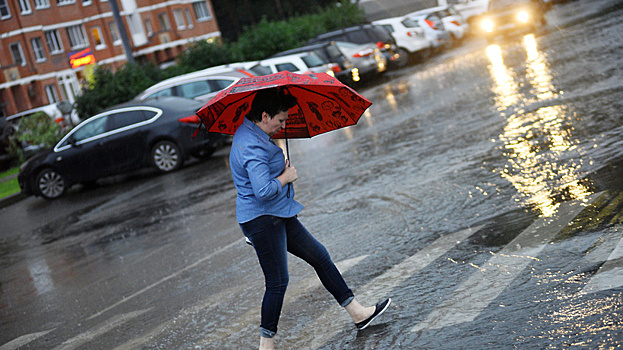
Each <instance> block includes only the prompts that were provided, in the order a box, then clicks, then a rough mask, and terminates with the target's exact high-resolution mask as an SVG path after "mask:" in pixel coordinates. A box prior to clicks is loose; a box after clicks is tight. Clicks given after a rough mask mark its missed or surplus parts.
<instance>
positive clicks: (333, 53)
mask: <svg viewBox="0 0 623 350" xmlns="http://www.w3.org/2000/svg"><path fill="white" fill-rule="evenodd" d="M301 52H315V53H316V54H317V55H318V56H320V58H322V59H323V60H324V61H325V62H326V63H336V64H337V65H338V66H339V71H338V72H335V77H336V78H337V79H338V80H340V81H341V82H343V83H344V84H348V83H352V82H353V76H352V70H353V63H352V62H351V61H350V60H349V59H348V58H347V57H346V56H345V55H344V53H342V51H341V50H340V49H339V48H338V47H337V46H336V45H335V43H334V42H323V43H318V44H312V45H306V46H302V47H297V48H295V49H291V50H288V51H283V52H280V53H277V54H275V55H272V56H271V57H281V56H288V55H292V54H295V53H301Z"/></svg>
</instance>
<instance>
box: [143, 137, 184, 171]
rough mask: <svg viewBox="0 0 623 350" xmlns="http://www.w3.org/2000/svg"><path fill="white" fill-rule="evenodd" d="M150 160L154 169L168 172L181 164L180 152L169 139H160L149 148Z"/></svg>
mask: <svg viewBox="0 0 623 350" xmlns="http://www.w3.org/2000/svg"><path fill="white" fill-rule="evenodd" d="M151 162H152V164H153V165H154V167H155V168H156V170H158V171H160V172H163V173H168V172H171V171H174V170H177V169H179V168H180V167H181V166H182V163H183V160H182V152H181V150H180V148H179V146H178V145H176V144H175V143H173V142H171V141H160V142H158V143H157V144H156V145H155V146H154V147H153V148H152V150H151Z"/></svg>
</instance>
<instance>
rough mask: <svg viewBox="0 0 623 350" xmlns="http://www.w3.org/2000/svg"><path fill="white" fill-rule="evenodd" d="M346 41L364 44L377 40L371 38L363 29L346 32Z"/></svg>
mask: <svg viewBox="0 0 623 350" xmlns="http://www.w3.org/2000/svg"><path fill="white" fill-rule="evenodd" d="M348 41H350V42H353V43H357V44H365V43H372V42H375V41H377V40H375V39H374V38H371V37H370V36H369V35H368V33H366V32H364V31H363V30H361V31H360V30H357V31H352V32H350V33H348Z"/></svg>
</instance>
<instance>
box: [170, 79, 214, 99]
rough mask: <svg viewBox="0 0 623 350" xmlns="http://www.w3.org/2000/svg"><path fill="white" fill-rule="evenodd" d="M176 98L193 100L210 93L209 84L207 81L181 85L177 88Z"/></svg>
mask: <svg viewBox="0 0 623 350" xmlns="http://www.w3.org/2000/svg"><path fill="white" fill-rule="evenodd" d="M177 91H178V94H177V95H178V96H181V97H186V98H195V97H197V96H202V95H206V94H209V93H210V92H212V88H211V87H210V83H209V82H208V81H207V80H202V81H194V82H192V83H187V84H183V85H180V86H178V87H177Z"/></svg>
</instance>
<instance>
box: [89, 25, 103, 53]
mask: <svg viewBox="0 0 623 350" xmlns="http://www.w3.org/2000/svg"><path fill="white" fill-rule="evenodd" d="M91 37H92V38H93V42H94V43H95V49H96V50H101V49H104V48H106V42H105V41H104V38H103V37H102V29H101V28H100V27H93V28H91Z"/></svg>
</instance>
